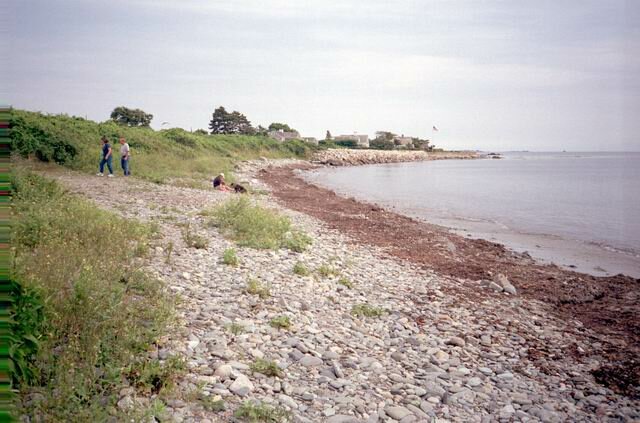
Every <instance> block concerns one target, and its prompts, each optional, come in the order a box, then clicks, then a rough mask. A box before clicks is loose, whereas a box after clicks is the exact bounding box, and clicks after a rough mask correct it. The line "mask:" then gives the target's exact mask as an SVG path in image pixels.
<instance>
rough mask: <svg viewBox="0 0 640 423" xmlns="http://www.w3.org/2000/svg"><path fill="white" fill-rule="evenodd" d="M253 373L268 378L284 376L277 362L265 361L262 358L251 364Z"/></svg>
mask: <svg viewBox="0 0 640 423" xmlns="http://www.w3.org/2000/svg"><path fill="white" fill-rule="evenodd" d="M251 371H252V372H256V373H262V374H263V375H266V376H278V377H280V376H282V370H281V369H280V367H278V365H277V364H276V362H275V361H270V360H264V359H262V358H258V359H256V361H254V362H253V364H251Z"/></svg>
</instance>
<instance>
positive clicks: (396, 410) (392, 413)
mask: <svg viewBox="0 0 640 423" xmlns="http://www.w3.org/2000/svg"><path fill="white" fill-rule="evenodd" d="M384 412H385V413H386V415H387V416H389V417H391V418H392V419H395V420H402V419H404V418H405V417H407V416H409V415H411V411H409V410H407V409H406V408H404V407H401V406H387V407H385V409H384Z"/></svg>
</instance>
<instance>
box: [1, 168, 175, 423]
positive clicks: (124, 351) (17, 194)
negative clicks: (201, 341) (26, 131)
mask: <svg viewBox="0 0 640 423" xmlns="http://www.w3.org/2000/svg"><path fill="white" fill-rule="evenodd" d="M12 184H13V189H14V196H13V209H14V218H13V233H12V249H13V269H12V278H13V280H14V281H15V287H16V295H15V298H16V303H15V313H16V314H15V316H14V320H15V322H16V323H15V325H14V335H15V337H16V342H15V343H14V346H13V354H12V356H13V362H14V366H15V370H14V384H15V385H14V386H15V387H17V388H18V389H19V392H20V394H21V395H20V397H21V405H20V406H19V409H18V410H17V411H18V413H19V414H24V415H29V416H31V417H32V418H34V417H36V416H39V417H40V418H41V419H42V421H101V420H103V419H106V418H107V417H108V416H109V415H113V414H114V413H115V408H113V407H114V406H115V403H116V401H117V400H118V391H119V390H120V389H121V388H122V387H124V386H128V385H130V386H133V387H134V388H135V389H137V390H142V391H152V392H154V393H160V392H161V391H162V390H163V389H164V388H166V387H168V386H170V385H171V380H172V378H173V377H174V376H175V374H176V372H177V371H178V370H179V367H180V363H179V362H177V361H173V360H170V361H168V362H164V363H160V362H159V361H158V360H157V359H152V358H150V356H149V354H148V353H147V351H148V350H149V349H150V347H151V346H152V344H153V343H154V342H155V341H156V340H157V339H158V337H159V336H160V335H162V334H163V333H164V332H165V330H166V328H167V325H168V324H169V322H170V320H171V317H172V303H171V301H170V299H169V298H168V296H167V295H166V294H165V292H164V289H163V287H162V285H161V284H159V283H158V282H157V281H155V280H152V279H150V278H149V277H148V276H147V275H146V274H145V273H144V272H143V271H141V270H140V266H141V263H142V257H143V256H144V255H145V254H146V252H147V249H148V244H149V243H150V242H151V241H152V238H153V236H154V229H153V227H151V226H149V225H143V224H140V223H136V222H133V221H129V220H125V219H122V218H119V217H116V216H114V215H113V214H110V213H107V212H104V211H101V210H98V209H96V208H95V206H94V205H92V204H90V203H89V202H87V201H85V200H82V199H80V198H78V197H76V196H73V195H70V194H68V193H65V192H64V191H63V190H62V189H61V187H60V186H58V185H57V184H56V183H54V182H52V181H48V180H46V179H44V178H42V177H40V176H37V175H34V174H32V173H29V172H26V171H23V170H19V169H15V170H14V171H13V175H12ZM142 408H143V407H140V408H138V410H137V412H140V413H144V412H145V410H142Z"/></svg>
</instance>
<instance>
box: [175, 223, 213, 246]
mask: <svg viewBox="0 0 640 423" xmlns="http://www.w3.org/2000/svg"><path fill="white" fill-rule="evenodd" d="M182 240H183V241H184V243H185V244H187V247H190V248H198V249H201V250H203V249H205V248H207V247H208V246H209V240H207V238H205V237H203V236H201V235H198V234H197V233H196V232H194V231H193V230H192V229H191V223H187V224H186V225H185V227H184V228H183V229H182Z"/></svg>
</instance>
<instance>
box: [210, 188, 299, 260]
mask: <svg viewBox="0 0 640 423" xmlns="http://www.w3.org/2000/svg"><path fill="white" fill-rule="evenodd" d="M204 213H205V215H206V214H209V215H211V216H212V217H211V220H210V221H209V222H210V224H212V225H214V226H218V227H219V228H220V230H221V231H222V233H223V234H224V235H226V236H227V237H229V238H231V239H233V240H234V241H236V242H237V243H238V245H241V246H246V247H251V248H258V249H278V248H289V249H290V250H293V251H297V252H302V251H304V250H305V249H306V248H307V247H308V246H309V245H310V244H311V238H309V236H308V235H306V234H304V233H303V232H301V231H299V230H297V229H295V228H293V227H292V225H291V221H290V220H289V218H287V217H286V216H281V215H280V214H278V213H276V212H275V211H273V210H269V209H266V208H264V207H261V206H259V205H256V204H252V202H251V201H250V200H249V199H248V198H247V197H239V198H234V199H231V200H228V201H226V202H225V203H223V204H221V205H220V206H218V207H216V208H215V209H213V210H212V211H209V212H207V211H205V212H204Z"/></svg>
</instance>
